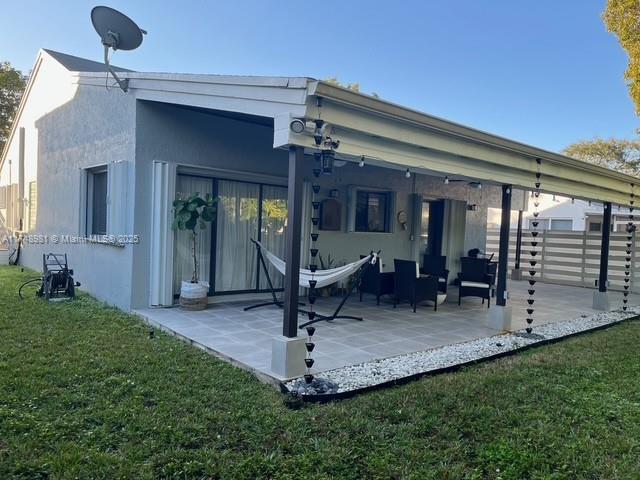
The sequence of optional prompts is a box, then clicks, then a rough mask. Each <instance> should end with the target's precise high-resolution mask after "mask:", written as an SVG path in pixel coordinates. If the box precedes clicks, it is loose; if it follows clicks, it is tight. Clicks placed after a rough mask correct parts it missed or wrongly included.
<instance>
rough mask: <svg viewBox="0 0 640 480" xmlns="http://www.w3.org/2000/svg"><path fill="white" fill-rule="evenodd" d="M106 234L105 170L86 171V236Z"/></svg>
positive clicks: (103, 168)
mask: <svg viewBox="0 0 640 480" xmlns="http://www.w3.org/2000/svg"><path fill="white" fill-rule="evenodd" d="M106 233H107V168H106V167H99V168H93V169H91V170H88V171H87V234H89V235H106Z"/></svg>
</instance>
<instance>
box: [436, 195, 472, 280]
mask: <svg viewBox="0 0 640 480" xmlns="http://www.w3.org/2000/svg"><path fill="white" fill-rule="evenodd" d="M466 223H467V203H466V202H463V201H461V200H445V202H444V231H443V235H442V245H443V247H442V248H443V251H444V255H446V256H447V269H449V271H450V272H451V274H450V278H455V277H456V275H457V274H458V272H459V271H460V257H463V256H464V255H465V251H464V232H465V227H466Z"/></svg>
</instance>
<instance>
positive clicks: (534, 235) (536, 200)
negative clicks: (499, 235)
mask: <svg viewBox="0 0 640 480" xmlns="http://www.w3.org/2000/svg"><path fill="white" fill-rule="evenodd" d="M541 166H542V160H541V159H539V158H536V179H535V182H534V189H533V207H534V209H533V217H534V218H533V221H532V222H531V227H532V229H531V250H530V252H529V253H530V254H531V258H530V259H529V266H530V268H529V289H528V290H527V293H528V294H529V297H528V298H527V328H526V330H527V333H531V332H532V331H533V328H532V327H531V324H532V323H533V320H534V315H533V314H534V312H535V308H533V307H534V304H535V298H534V295H535V293H536V289H535V285H536V274H537V271H536V265H537V264H538V261H539V257H538V253H539V250H538V244H539V241H540V240H539V239H538V236H539V235H540V230H539V229H538V226H539V225H540V221H539V220H538V216H539V215H540V210H539V207H540V187H541V185H542V172H541Z"/></svg>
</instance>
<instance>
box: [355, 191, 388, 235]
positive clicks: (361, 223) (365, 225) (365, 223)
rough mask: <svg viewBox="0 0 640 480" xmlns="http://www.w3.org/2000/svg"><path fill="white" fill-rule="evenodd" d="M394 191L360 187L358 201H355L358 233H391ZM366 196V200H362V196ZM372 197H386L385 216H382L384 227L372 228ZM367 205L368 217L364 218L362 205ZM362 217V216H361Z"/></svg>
mask: <svg viewBox="0 0 640 480" xmlns="http://www.w3.org/2000/svg"><path fill="white" fill-rule="evenodd" d="M392 195H393V192H391V191H380V190H364V189H358V190H357V191H356V199H355V200H356V201H355V222H354V231H355V232H358V233H391V208H392V202H393V197H392ZM362 196H365V201H364V202H362V201H361V200H362V199H361V197H362ZM371 197H379V198H381V199H384V208H383V212H382V215H383V218H382V222H381V223H382V229H376V230H372V229H371V228H370V225H371V222H370V219H369V214H370V206H371V205H370V198H371ZM363 204H364V205H365V206H366V210H364V212H365V213H364V215H366V218H364V219H362V218H361V215H362V214H363V210H362V207H361V206H362V205H363ZM359 217H360V218H359Z"/></svg>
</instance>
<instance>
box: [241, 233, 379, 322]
mask: <svg viewBox="0 0 640 480" xmlns="http://www.w3.org/2000/svg"><path fill="white" fill-rule="evenodd" d="M251 241H252V242H253V244H254V245H255V246H256V249H257V250H258V259H259V261H260V265H261V266H262V269H263V270H264V273H265V275H266V278H267V283H268V284H269V290H270V291H271V297H272V300H271V301H270V302H262V303H258V304H256V305H250V306H248V307H245V308H244V311H245V312H246V311H247V310H252V309H254V308H260V307H267V306H270V305H275V306H277V307H280V308H283V306H284V302H283V301H282V300H278V298H277V296H276V293H275V288H274V287H273V283H272V282H271V276H270V275H269V271H268V270H267V265H266V263H265V261H264V255H263V254H262V249H263V248H264V247H262V245H261V244H260V243H259V242H257V241H255V240H253V239H251ZM268 253H270V252H268ZM379 254H380V251H378V252H377V253H375V254H374V253H373V252H371V254H370V255H369V256H371V257H372V258H374V259H377V256H378V255H379ZM270 255H272V256H273V254H271V253H270ZM370 265H371V260H369V261H367V262H365V263H363V264H362V265H361V266H360V267H358V270H357V272H358V276H357V278H356V281H355V282H353V283H352V284H351V288H349V290H348V292H347V293H345V294H344V295H343V296H342V300H341V301H340V304H339V305H338V306H337V307H336V309H335V311H334V312H333V313H332V314H331V315H321V314H319V313H316V312H312V311H310V310H304V309H298V314H304V315H307V317H308V318H309V321H308V322H305V323H303V324H302V325H300V326H299V327H298V328H305V327H307V326H309V325H312V324H314V323H317V322H321V321H327V322H330V321H333V320H335V319H338V318H344V319H349V320H357V321H360V322H361V321H362V320H363V318H362V317H356V316H353V315H340V311H341V310H342V307H344V304H345V303H346V302H347V300H348V299H349V297H350V296H351V293H353V289H354V288H355V286H356V285H358V284H359V283H360V279H361V278H362V274H363V272H364V269H365V268H368V267H369V266H370ZM301 286H302V285H301ZM302 287H303V288H309V287H304V286H302ZM314 302H315V299H314V300H313V301H312V302H311V301H310V303H312V304H313V303H314ZM298 305H300V306H304V305H305V304H304V303H302V302H299V303H298Z"/></svg>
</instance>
